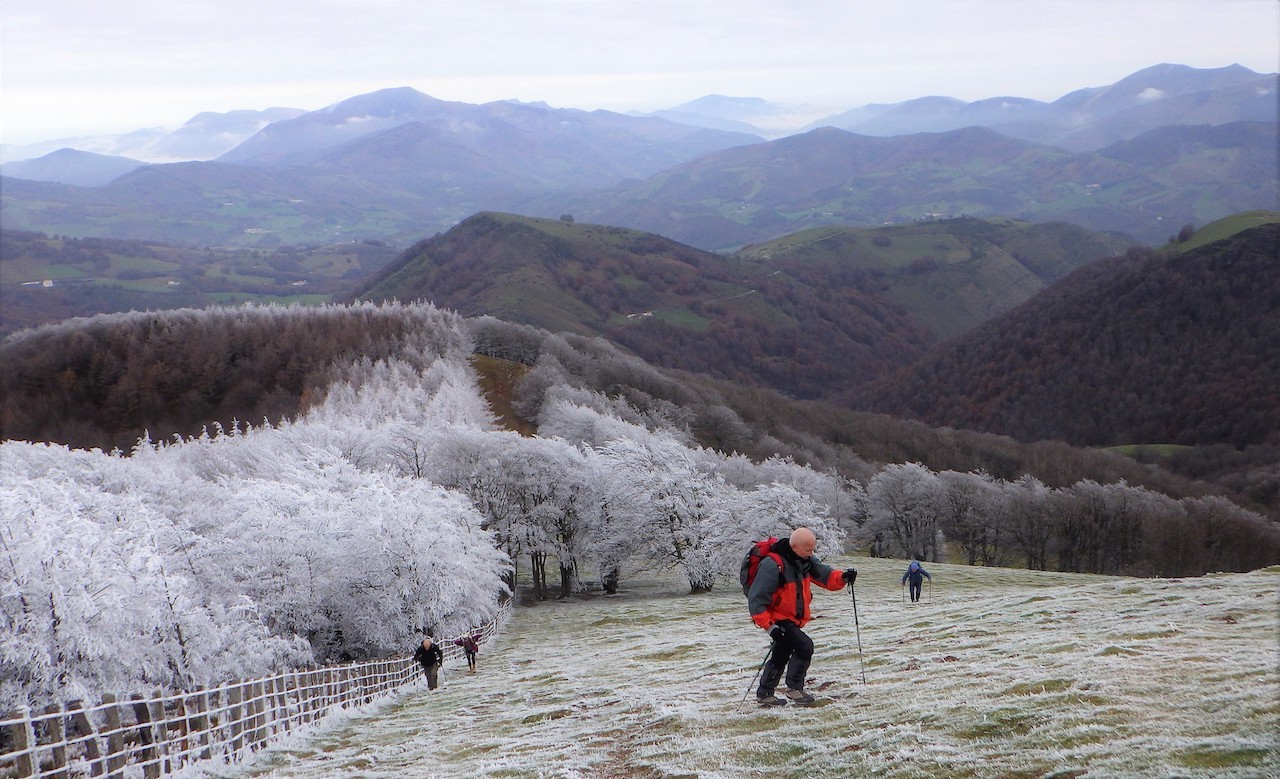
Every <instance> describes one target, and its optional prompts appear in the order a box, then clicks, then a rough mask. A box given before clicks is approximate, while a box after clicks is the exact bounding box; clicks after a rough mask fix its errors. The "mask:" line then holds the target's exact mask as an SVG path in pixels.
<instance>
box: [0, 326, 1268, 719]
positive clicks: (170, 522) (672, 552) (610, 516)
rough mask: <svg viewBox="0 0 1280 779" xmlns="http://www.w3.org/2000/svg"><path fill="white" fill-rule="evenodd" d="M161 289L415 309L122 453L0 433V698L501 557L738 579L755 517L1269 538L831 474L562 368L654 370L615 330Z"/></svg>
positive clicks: (284, 640) (988, 549)
mask: <svg viewBox="0 0 1280 779" xmlns="http://www.w3.org/2000/svg"><path fill="white" fill-rule="evenodd" d="M143 316H150V317H153V318H154V317H155V315H154V314H147V315H144V314H136V313H131V314H112V315H104V316H102V317H95V320H98V321H108V322H110V321H120V322H127V321H128V320H129V318H130V317H143ZM165 316H169V317H174V318H186V319H188V320H191V319H194V320H195V322H196V324H197V325H198V324H200V322H201V320H208V321H213V320H216V319H219V318H221V319H226V318H231V319H234V320H237V321H244V322H252V323H255V324H256V325H263V324H266V325H268V326H273V327H274V326H280V327H283V326H285V324H289V325H292V326H296V325H297V324H298V320H304V321H303V322H302V324H303V325H305V321H306V320H310V319H313V318H317V317H320V318H324V317H329V318H344V317H346V318H350V317H355V318H361V319H363V320H377V319H379V318H388V317H394V318H397V319H398V320H400V321H405V320H408V321H409V322H411V323H412V325H413V326H412V327H411V328H407V329H406V330H405V332H406V333H408V335H405V336H402V337H401V338H400V341H399V343H398V346H397V348H396V350H395V353H394V354H393V355H391V356H388V357H385V358H380V359H377V360H369V359H367V358H366V359H356V360H354V361H350V362H347V363H345V364H335V365H334V366H332V380H331V382H330V383H329V384H328V385H327V386H326V387H324V388H323V392H319V393H316V396H315V397H313V398H311V399H310V400H309V403H308V404H307V405H306V407H305V410H304V411H302V412H301V413H299V414H298V415H297V416H296V417H295V418H292V419H289V420H284V421H278V422H276V423H274V424H273V423H267V422H265V421H260V422H256V423H255V422H253V421H249V420H245V421H238V422H232V423H230V424H228V425H225V426H224V425H220V424H216V423H210V425H209V426H208V427H207V428H206V429H205V431H204V432H203V433H202V434H201V435H198V436H193V437H181V436H169V437H167V438H164V437H160V436H161V435H163V434H162V433H161V432H160V431H151V434H152V435H155V436H156V437H155V438H152V437H151V436H150V435H149V436H146V437H143V438H142V439H141V440H139V441H138V442H137V445H136V446H135V447H133V448H132V450H131V451H128V452H123V451H111V452H104V451H100V450H74V449H70V448H67V447H62V446H53V445H46V444H32V443H27V442H20V441H6V442H4V443H3V444H0V468H2V470H0V511H2V512H3V514H2V516H0V710H8V709H11V708H13V707H15V706H19V705H31V706H36V705H44V704H46V703H50V702H57V701H70V700H75V699H91V698H95V697H97V696H99V695H100V694H102V693H104V692H112V693H116V694H127V693H128V692H130V691H135V690H143V689H154V688H167V689H190V688H193V687H196V686H208V685H211V684H214V683H216V682H219V681H223V680H228V679H234V678H247V677H253V676H261V675H265V674H269V673H273V672H277V671H280V670H283V669H286V668H293V667H299V666H306V665H311V664H324V663H331V662H336V661H344V660H351V659H363V658H370V657H378V656H386V655H393V654H403V653H405V652H407V651H409V650H410V649H411V648H412V646H413V645H414V644H415V643H417V641H418V640H419V639H420V637H421V636H422V635H423V634H424V633H431V634H433V635H437V636H441V635H445V636H449V635H456V634H458V633H460V632H462V631H464V630H466V629H467V628H468V627H469V626H472V625H476V624H480V623H481V622H483V621H485V620H486V619H488V618H489V617H491V616H492V615H493V614H494V613H495V611H496V610H497V608H498V605H499V604H500V603H501V601H502V599H504V598H507V597H510V595H511V593H512V592H513V591H514V590H515V583H516V581H517V577H519V581H521V582H522V583H524V582H532V589H533V592H534V593H535V596H536V597H551V596H553V595H554V593H561V594H568V593H572V592H577V591H582V590H583V589H585V588H603V589H605V590H606V591H611V588H615V587H616V586H617V584H618V582H619V581H620V580H621V579H623V578H625V577H627V576H629V575H635V574H636V573H638V572H642V571H653V572H656V571H675V572H678V575H679V578H680V580H681V581H682V582H687V584H688V587H689V589H690V590H692V591H705V590H710V589H712V588H715V587H720V586H736V581H735V576H736V572H737V569H738V565H739V561H740V557H741V554H742V552H743V550H744V549H745V548H746V547H747V546H748V545H749V543H750V542H751V541H753V540H755V539H758V538H763V537H766V536H770V535H780V534H783V533H786V532H788V531H789V530H790V529H791V528H793V527H795V526H797V525H800V524H806V525H808V526H810V527H812V528H813V529H814V530H815V531H816V532H817V534H818V536H819V538H820V539H821V541H822V545H823V548H824V549H828V550H833V552H834V551H835V550H866V551H868V552H870V553H871V554H873V555H886V556H888V555H896V556H911V555H914V556H919V557H922V558H925V559H930V560H940V559H942V558H943V557H945V555H944V552H943V549H944V547H943V543H944V542H946V543H947V544H948V546H949V547H950V548H951V549H952V550H957V549H958V550H960V553H961V554H963V555H964V557H965V559H959V560H952V562H961V563H969V564H982V565H1003V564H1012V565H1018V566H1024V567H1028V568H1040V569H1043V568H1046V567H1047V566H1048V565H1049V561H1050V560H1053V561H1054V563H1055V564H1056V565H1058V566H1059V567H1061V568H1063V569H1064V570H1079V571H1094V572H1100V571H1108V572H1116V571H1119V572H1124V573H1130V574H1136V575H1151V574H1157V573H1158V574H1160V575H1181V574H1182V572H1183V570H1184V569H1185V570H1189V569H1192V568H1194V567H1196V566H1204V565H1206V564H1207V565H1210V566H1217V567H1220V568H1221V569H1223V570H1248V569H1249V567H1250V565H1251V563H1252V562H1253V557H1252V556H1254V555H1262V556H1264V557H1265V556H1266V555H1269V554H1272V553H1273V552H1272V550H1274V549H1275V545H1276V544H1277V543H1280V542H1277V540H1276V538H1275V531H1274V526H1272V525H1271V523H1268V522H1267V521H1266V520H1265V519H1264V518H1263V517H1261V516H1259V515H1256V514H1253V513H1252V512H1248V511H1246V510H1244V509H1241V508H1238V507H1236V506H1234V505H1232V504H1230V503H1229V502H1227V501H1225V500H1222V499H1220V498H1214V497H1202V498H1182V499H1174V498H1171V497H1167V496H1164V495H1161V494H1158V493H1155V492H1152V491H1149V490H1147V489H1144V488H1141V487H1135V486H1130V485H1127V484H1125V483H1123V482H1119V483H1115V484H1100V483H1096V482H1092V481H1087V480H1086V481H1081V482H1078V483H1076V484H1073V485H1070V486H1066V487H1059V488H1051V487H1048V486H1046V485H1045V484H1043V483H1041V482H1040V481H1038V480H1036V479H1035V478H1032V477H1029V476H1028V477H1023V478H1021V479H1018V480H1015V481H1005V480H1001V479H997V478H993V477H991V476H990V475H988V474H985V473H982V472H974V473H958V472H952V471H944V472H934V471H930V470H929V469H928V468H925V467H924V466H922V465H919V464H917V463H896V464H871V463H864V468H863V471H864V472H865V476H866V477H865V478H853V477H851V476H848V475H844V474H842V473H840V472H838V471H837V470H836V469H835V468H831V467H821V464H820V463H819V464H816V465H815V464H813V463H810V464H805V463H802V462H801V461H800V459H797V458H794V457H790V456H774V457H769V458H765V459H751V458H748V457H746V456H744V455H742V454H738V453H735V452H725V451H720V450H717V449H712V448H706V447H703V446H699V445H698V444H697V443H696V442H695V437H694V436H693V435H692V433H691V431H690V421H689V419H688V417H687V415H686V414H682V413H681V411H680V409H679V408H678V407H676V406H674V405H672V404H670V403H664V402H661V401H660V400H658V399H656V398H655V397H654V396H653V395H645V394H644V393H640V392H629V393H612V394H611V393H605V392H601V391H599V390H598V389H594V388H592V386H591V383H590V382H587V381H584V380H582V376H583V372H584V371H587V370H590V367H589V366H592V365H595V366H600V365H603V364H607V365H609V366H612V367H611V369H612V370H615V371H617V370H621V369H620V368H618V366H623V368H624V369H625V370H626V371H631V372H633V373H634V375H636V376H641V377H646V380H648V381H652V382H656V381H658V380H659V379H658V378H657V374H656V373H655V372H654V369H652V368H650V367H648V366H646V365H644V364H643V363H640V362H639V361H638V360H634V359H631V358H626V357H625V356H623V355H621V354H619V353H617V352H616V351H613V347H610V346H608V345H607V344H604V343H603V342H598V341H591V340H589V339H582V340H581V341H580V342H571V341H570V340H567V339H566V338H565V337H563V336H550V335H547V334H542V335H540V336H538V337H537V339H534V340H536V344H534V345H533V346H530V344H531V343H533V342H532V341H530V338H531V337H532V336H531V334H530V330H531V329H529V328H523V329H522V328H520V327H519V326H507V325H500V324H497V323H495V322H494V321H492V320H488V321H475V320H464V319H462V318H461V317H458V316H456V315H454V314H452V313H449V312H446V311H442V310H438V309H435V308H434V307H432V306H430V305H426V304H415V305H399V304H387V305H384V306H375V305H372V304H357V305H354V306H329V307H324V308H320V309H315V308H307V309H302V308H285V307H271V306H268V307H255V306H250V307H245V308H241V309H222V310H207V311H192V310H186V311H180V312H172V313H171V314H167V315H165ZM75 326H77V325H76V324H75V323H74V322H72V323H64V324H62V325H55V326H52V327H53V328H58V327H75ZM22 337H29V334H23V333H20V334H17V335H15V336H14V338H22ZM521 339H524V341H523V342H522V341H521ZM497 341H502V343H503V344H505V347H506V348H507V349H508V350H515V349H521V348H524V349H530V350H531V351H530V353H529V354H526V355H524V356H523V358H522V359H523V361H524V363H525V364H527V365H529V366H530V370H529V372H528V374H527V375H526V377H525V382H524V389H523V394H522V398H521V403H522V404H523V409H524V411H525V413H526V414H527V415H528V416H529V418H531V419H535V420H536V423H537V433H536V434H533V435H524V434H520V433H517V432H513V431H511V430H508V429H505V428H504V427H502V426H501V425H500V424H499V422H498V420H497V418H496V417H495V414H494V411H493V410H492V408H491V406H490V404H489V402H488V401H487V399H486V397H485V395H484V393H483V392H482V389H481V387H480V384H479V382H478V379H477V376H476V373H475V370H474V368H473V365H472V362H471V359H472V357H473V355H474V354H475V353H476V351H477V348H478V345H479V346H483V347H484V350H487V351H488V352H490V353H493V352H494V351H495V349H494V344H495V342H497ZM521 343H523V344H524V345H523V346H521V345H520V344H521ZM584 366H588V367H584ZM642 383H643V382H639V381H632V382H631V385H632V386H637V385H639V384H642ZM724 413H726V414H730V415H731V414H732V412H729V411H728V410H727V409H726V410H725V411H724ZM730 421H732V420H730ZM1260 534H1261V537H1263V538H1266V539H1269V540H1268V541H1267V542H1266V543H1264V544H1261V545H1259V543H1258V538H1259V537H1260ZM1206 555H1208V556H1210V558H1211V559H1209V560H1208V561H1206Z"/></svg>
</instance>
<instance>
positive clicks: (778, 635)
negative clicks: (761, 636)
mask: <svg viewBox="0 0 1280 779" xmlns="http://www.w3.org/2000/svg"><path fill="white" fill-rule="evenodd" d="M786 635H787V631H785V630H783V629H782V626H781V625H779V624H778V623H777V622H775V623H773V627H771V628H769V638H771V639H772V640H774V641H781V640H782V639H783V638H784V637H785V636H786Z"/></svg>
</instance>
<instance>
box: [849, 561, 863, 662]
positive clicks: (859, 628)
mask: <svg viewBox="0 0 1280 779" xmlns="http://www.w3.org/2000/svg"><path fill="white" fill-rule="evenodd" d="M849 594H850V595H851V596H853V627H854V629H855V630H857V632H858V666H859V667H860V668H861V669H862V683H863V684H866V683H867V664H866V663H864V662H863V661H862V626H861V625H859V624H858V593H856V592H854V591H853V585H852V584H850V585H849Z"/></svg>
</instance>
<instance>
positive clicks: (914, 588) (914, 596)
mask: <svg viewBox="0 0 1280 779" xmlns="http://www.w3.org/2000/svg"><path fill="white" fill-rule="evenodd" d="M923 584H924V582H923V581H921V580H920V579H912V580H911V582H910V585H911V602H912V603H915V602H916V601H918V600H920V587H921V585H923Z"/></svg>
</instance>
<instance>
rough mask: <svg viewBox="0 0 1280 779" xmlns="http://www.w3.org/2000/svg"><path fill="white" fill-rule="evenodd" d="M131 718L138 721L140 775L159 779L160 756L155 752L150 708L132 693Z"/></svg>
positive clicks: (148, 778)
mask: <svg viewBox="0 0 1280 779" xmlns="http://www.w3.org/2000/svg"><path fill="white" fill-rule="evenodd" d="M130 700H132V701H133V716H134V718H135V719H136V720H137V721H138V725H137V729H138V743H140V744H141V745H142V749H141V750H139V751H140V752H141V753H142V775H143V776H144V777H145V778H146V779H159V777H160V755H159V753H158V752H157V751H156V743H155V742H156V732H155V729H154V728H152V727H151V707H150V706H148V705H147V701H146V699H145V698H143V697H142V694H141V693H134V694H133V695H132V696H131V698H130Z"/></svg>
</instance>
